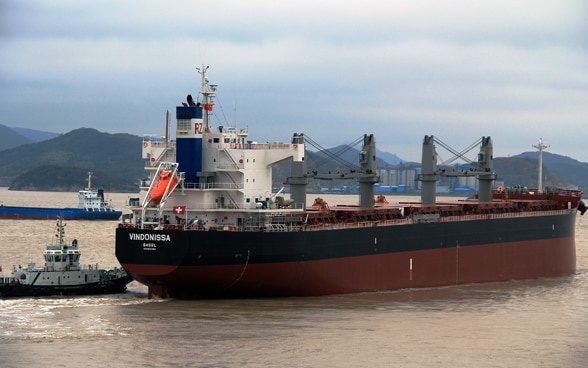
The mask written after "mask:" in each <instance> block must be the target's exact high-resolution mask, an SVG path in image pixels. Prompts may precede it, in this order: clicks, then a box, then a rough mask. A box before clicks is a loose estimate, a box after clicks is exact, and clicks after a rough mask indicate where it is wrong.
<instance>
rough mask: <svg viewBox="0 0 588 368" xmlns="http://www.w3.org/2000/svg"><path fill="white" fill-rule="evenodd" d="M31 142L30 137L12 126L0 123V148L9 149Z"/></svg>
mask: <svg viewBox="0 0 588 368" xmlns="http://www.w3.org/2000/svg"><path fill="white" fill-rule="evenodd" d="M33 142H34V141H33V140H32V139H30V138H27V137H25V136H24V135H22V134H19V133H17V132H15V131H14V130H13V129H12V128H9V127H7V126H6V125H2V124H0V150H6V149H11V148H14V147H18V146H22V145H23V144H29V143H33Z"/></svg>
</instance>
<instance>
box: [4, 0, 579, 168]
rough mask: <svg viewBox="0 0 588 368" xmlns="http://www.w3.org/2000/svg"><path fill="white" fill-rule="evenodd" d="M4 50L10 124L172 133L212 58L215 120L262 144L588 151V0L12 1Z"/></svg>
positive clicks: (410, 151)
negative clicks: (364, 141) (297, 138)
mask: <svg viewBox="0 0 588 368" xmlns="http://www.w3.org/2000/svg"><path fill="white" fill-rule="evenodd" d="M0 55H2V57H1V58H0V101H1V103H0V124H3V125H6V126H11V127H22V128H30V129H38V130H44V131H50V132H56V133H67V132H69V131H71V130H74V129H77V128H81V127H87V128H95V129H97V130H99V131H102V132H107V133H130V134H134V135H145V134H156V135H162V134H163V133H164V129H165V112H166V110H169V111H170V112H171V113H172V119H175V116H174V115H173V114H174V113H175V106H177V105H181V102H182V101H185V100H186V95H187V94H188V93H191V94H193V95H194V96H195V95H197V92H198V91H199V90H200V75H199V74H198V72H197V70H196V67H199V66H202V65H207V66H209V69H208V77H209V80H210V82H211V83H212V84H217V85H218V95H217V100H216V105H215V109H214V113H215V116H214V117H213V119H212V125H213V126H215V125H224V126H237V127H247V128H248V130H249V139H250V140H253V141H258V142H274V141H283V142H284V141H285V142H288V141H289V140H290V137H291V136H292V134H293V133H304V134H305V135H307V136H309V137H311V138H312V139H313V140H314V141H316V142H319V143H320V144H321V145H322V146H323V147H334V146H337V145H340V144H347V143H351V142H353V141H355V140H356V139H357V138H359V137H361V136H363V135H364V134H374V135H375V139H376V144H377V147H378V148H379V149H380V150H383V151H387V152H390V153H394V154H396V155H398V156H399V157H400V158H402V159H404V160H408V161H417V162H420V160H421V148H422V142H423V138H424V136H425V135H434V136H435V137H436V138H438V139H440V140H441V141H443V142H445V143H446V144H447V145H449V146H451V147H452V148H453V149H455V150H456V151H462V150H463V149H465V148H467V147H469V146H470V145H471V144H472V143H474V142H476V141H477V140H479V139H480V138H481V137H486V136H490V137H492V141H493V147H494V157H508V156H511V155H516V154H519V153H521V152H525V151H533V150H535V148H533V145H537V144H538V141H539V139H540V138H542V139H543V142H544V144H545V145H547V146H548V148H547V149H546V151H548V152H551V153H556V154H560V155H564V156H569V157H572V158H574V159H576V160H579V161H581V162H588V147H587V146H588V145H587V143H586V142H587V139H586V138H587V134H586V131H587V129H588V1H585V0H557V1H552V0H495V1H473V0H444V1H437V0H412V1H397V0H384V1H378V0H372V1H355V0H346V1H345V2H343V1H332V0H322V1H307V0H297V1H257V0H249V1H236V0H230V1H223V0H218V1H198V0H195V1H175V0H171V1H170V0H168V1H165V2H163V1H151V0H143V1H130V0H115V1H111V0H101V1H80V0H60V1H52V0H35V1H30V0H0ZM437 151H438V153H439V156H440V158H441V159H442V160H446V159H449V158H450V157H451V156H452V154H450V153H449V152H447V151H444V150H443V149H441V148H439V147H438V148H437ZM476 154H477V150H474V151H472V152H471V155H473V157H471V156H469V155H468V157H469V158H470V159H472V158H475V155H476Z"/></svg>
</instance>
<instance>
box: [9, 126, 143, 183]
mask: <svg viewBox="0 0 588 368" xmlns="http://www.w3.org/2000/svg"><path fill="white" fill-rule="evenodd" d="M143 167H144V164H143V160H142V159H141V137H138V136H133V135H130V134H108V133H102V132H99V131H97V130H95V129H90V128H80V129H76V130H73V131H71V132H69V133H67V134H64V135H60V136H58V137H56V138H53V139H50V140H46V141H42V142H39V143H35V144H27V145H22V146H19V147H16V148H12V149H9V150H4V151H0V186H10V187H12V186H13V185H12V183H13V181H15V179H17V178H18V177H19V176H21V175H23V174H26V175H24V176H23V177H20V178H19V180H17V181H16V182H15V183H14V188H15V189H16V188H17V187H18V188H27V189H29V190H56V189H57V188H58V187H62V188H76V190H79V189H81V186H80V179H82V183H84V181H85V178H86V176H87V175H86V172H88V171H92V172H94V173H101V176H102V177H110V178H112V179H113V180H112V181H111V183H110V186H111V187H112V188H111V190H112V191H129V188H130V187H134V190H132V191H136V190H137V188H138V182H139V179H141V178H143V177H145V171H144V170H143ZM47 168H52V169H53V170H55V171H53V172H51V171H49V170H47ZM81 172H82V173H84V174H83V175H82V176H81V177H80V173H81ZM58 175H60V176H62V182H61V184H60V185H57V186H53V185H52V184H48V183H50V182H51V181H52V180H54V178H55V177H57V176H58ZM115 178H116V179H117V180H114V179H115ZM82 186H83V185H82ZM48 188H55V189H48Z"/></svg>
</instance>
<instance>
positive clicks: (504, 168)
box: [0, 125, 588, 192]
mask: <svg viewBox="0 0 588 368" xmlns="http://www.w3.org/2000/svg"><path fill="white" fill-rule="evenodd" d="M11 134H16V133H15V132H14V131H12V130H11V129H10V128H7V127H4V126H2V125H0V137H12V140H14V141H17V140H18V137H19V135H11ZM141 140H142V138H141V137H138V136H133V135H130V134H108V133H102V132H99V131H97V130H95V129H90V128H80V129H76V130H73V131H71V132H69V133H67V134H63V135H57V136H56V137H54V138H52V139H48V140H43V141H41V142H38V143H34V142H33V143H31V142H30V140H28V141H27V140H26V139H25V140H24V141H23V140H22V139H20V140H19V141H20V142H26V143H22V144H20V145H19V146H17V147H13V148H10V149H6V150H3V151H0V186H9V187H10V188H11V189H14V190H46V191H77V190H79V189H82V188H83V187H84V186H85V185H86V179H87V172H88V171H92V172H93V173H94V177H95V180H94V179H93V182H95V183H96V188H98V187H102V188H104V189H105V190H108V191H113V192H116V191H118V192H136V191H137V190H138V182H139V180H140V179H142V178H145V177H146V176H147V173H146V172H145V170H144V164H145V163H144V161H143V160H142V159H141ZM388 155H390V156H388ZM537 155H538V154H537V152H525V153H522V154H520V155H517V156H513V157H508V158H505V157H503V158H495V159H494V169H495V170H496V172H497V174H498V179H499V180H503V181H504V182H505V185H507V186H513V185H523V186H527V187H536V186H537V182H538V168H537V165H538V163H537ZM332 156H335V157H336V158H337V159H336V160H333V159H332ZM376 157H377V166H378V168H379V169H385V168H389V167H390V166H396V165H398V164H400V163H404V162H402V160H400V159H398V161H394V160H396V158H397V156H395V155H391V154H387V153H386V152H382V151H377V153H376ZM388 157H392V159H391V160H392V162H389V161H387V160H385V159H384V158H388ZM306 160H307V165H308V170H309V171H311V172H312V171H316V172H318V173H321V174H327V173H329V172H330V173H337V172H341V173H348V172H350V171H351V170H354V169H357V168H358V166H359V151H358V149H356V148H354V147H350V146H348V145H340V146H337V147H333V148H329V149H324V150H321V151H318V152H311V151H307V153H306ZM395 162H396V164H395ZM416 166H418V165H416ZM290 167H291V160H286V161H284V162H282V163H280V164H278V165H276V166H275V167H274V170H273V178H274V186H281V185H283V183H284V182H285V181H286V179H287V178H288V176H290ZM405 169H406V167H405ZM543 177H544V178H543V183H544V185H546V186H558V187H579V188H580V189H583V190H588V163H582V162H578V161H577V160H574V159H572V158H569V157H565V156H561V155H556V154H553V153H550V152H544V153H543ZM355 183H356V181H355V180H339V181H333V182H325V181H319V180H310V181H309V190H313V189H317V188H319V189H320V187H321V186H329V185H354V184H355ZM93 187H94V185H93Z"/></svg>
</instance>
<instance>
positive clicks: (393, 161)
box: [376, 148, 406, 165]
mask: <svg viewBox="0 0 588 368" xmlns="http://www.w3.org/2000/svg"><path fill="white" fill-rule="evenodd" d="M376 157H377V158H381V159H382V160H384V161H386V163H387V164H389V165H399V164H400V163H401V162H406V160H403V159H401V158H400V157H398V156H396V155H395V154H393V153H389V152H384V151H380V150H379V149H377V148H376Z"/></svg>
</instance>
